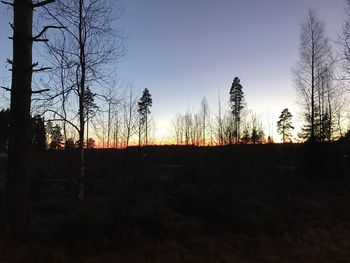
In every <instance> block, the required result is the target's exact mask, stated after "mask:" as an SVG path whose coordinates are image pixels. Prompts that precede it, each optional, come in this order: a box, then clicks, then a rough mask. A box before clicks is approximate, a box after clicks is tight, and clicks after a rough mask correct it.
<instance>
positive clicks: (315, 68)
mask: <svg viewBox="0 0 350 263" xmlns="http://www.w3.org/2000/svg"><path fill="white" fill-rule="evenodd" d="M332 62H333V57H332V52H331V46H330V44H329V40H328V38H327V37H326V36H325V25H324V23H323V22H322V21H321V20H319V19H318V18H317V16H316V14H315V11H313V10H309V12H308V15H307V17H306V20H305V22H304V24H303V27H302V32H301V43H300V51H299V62H298V64H297V67H296V69H295V72H294V73H295V82H296V87H297V90H298V93H299V96H300V98H301V100H302V103H303V106H304V108H305V112H306V113H305V117H306V118H305V125H306V126H307V127H304V129H303V136H302V137H303V139H306V140H307V141H309V142H316V141H323V138H322V137H324V136H323V135H322V133H323V132H324V131H325V130H326V128H325V127H324V125H323V124H324V122H323V119H324V117H326V116H327V115H328V117H330V116H331V114H332V105H331V97H330V96H331V95H332V93H331V88H332V86H331V84H330V80H331V75H332V68H331V65H332ZM328 117H327V118H328ZM317 130H319V131H320V132H319V133H321V135H320V136H317ZM328 131H329V128H328Z"/></svg>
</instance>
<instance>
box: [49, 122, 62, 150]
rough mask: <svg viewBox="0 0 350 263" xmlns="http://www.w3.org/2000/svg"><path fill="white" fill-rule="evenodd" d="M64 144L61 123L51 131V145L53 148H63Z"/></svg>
mask: <svg viewBox="0 0 350 263" xmlns="http://www.w3.org/2000/svg"><path fill="white" fill-rule="evenodd" d="M62 144H63V135H62V132H61V127H60V126H59V125H57V124H56V125H55V126H53V128H52V130H51V132H50V145H49V148H50V149H51V150H61V149H62Z"/></svg>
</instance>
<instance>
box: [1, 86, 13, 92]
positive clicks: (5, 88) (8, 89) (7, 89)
mask: <svg viewBox="0 0 350 263" xmlns="http://www.w3.org/2000/svg"><path fill="white" fill-rule="evenodd" d="M0 88H2V89H4V90H6V91H10V92H11V89H10V88H7V87H4V86H0Z"/></svg>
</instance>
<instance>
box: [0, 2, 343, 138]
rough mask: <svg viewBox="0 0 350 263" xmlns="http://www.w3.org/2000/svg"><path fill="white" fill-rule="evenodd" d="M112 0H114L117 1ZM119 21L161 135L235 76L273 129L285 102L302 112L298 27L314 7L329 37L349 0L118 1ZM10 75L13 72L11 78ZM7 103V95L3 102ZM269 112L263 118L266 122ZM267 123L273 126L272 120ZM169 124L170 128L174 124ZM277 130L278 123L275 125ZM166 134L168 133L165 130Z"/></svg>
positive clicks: (3, 81) (1, 78)
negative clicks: (295, 77)
mask: <svg viewBox="0 0 350 263" xmlns="http://www.w3.org/2000/svg"><path fill="white" fill-rule="evenodd" d="M113 3H114V1H113ZM118 3H119V5H120V6H121V7H122V8H124V13H123V15H122V17H121V20H120V21H118V24H119V25H118V26H119V27H120V28H122V29H123V30H124V35H125V36H126V37H127V41H126V44H127V55H126V57H125V58H124V59H123V61H122V62H121V63H119V65H118V72H119V75H120V76H121V77H122V78H124V79H126V80H130V81H133V82H134V83H135V84H136V86H138V87H139V88H140V89H143V88H148V89H149V90H150V92H151V94H152V97H153V107H152V112H153V113H154V116H155V118H156V119H157V122H158V129H159V137H162V136H163V135H164V134H166V133H167V131H168V126H169V122H170V120H171V118H173V117H174V115H175V114H176V113H178V112H184V111H185V110H186V109H187V108H189V109H193V110H197V108H199V104H200V101H201V99H202V98H203V97H204V96H206V97H207V99H208V101H209V103H210V106H211V107H212V108H213V110H215V106H216V103H217V102H216V101H217V96H218V93H220V95H221V97H222V99H223V102H225V101H227V100H228V91H229V88H230V86H231V83H232V80H233V78H234V77H235V76H238V77H240V78H241V83H242V85H243V90H244V92H245V96H246V101H247V103H248V107H249V108H251V109H253V110H254V111H256V112H257V113H260V114H264V113H267V112H269V115H270V118H271V119H272V120H273V121H272V122H273V124H272V126H273V128H274V127H275V123H276V121H277V118H278V116H279V113H280V112H281V111H282V109H283V108H286V107H288V108H290V109H291V111H292V114H293V115H295V116H296V115H297V109H298V108H297V106H296V99H297V98H296V94H295V91H294V88H293V82H292V74H291V69H292V67H293V66H294V65H295V62H296V61H297V58H298V47H299V35H300V27H301V24H302V22H303V21H304V18H305V16H306V13H307V10H308V9H309V8H314V9H315V10H316V11H317V15H318V17H320V18H321V19H323V20H324V21H325V23H326V30H327V34H328V36H329V37H331V38H332V39H335V38H336V36H337V34H338V33H339V32H340V31H341V24H342V19H343V9H344V3H345V2H344V0H293V1H292V0H217V1H214V0H176V1H174V0H119V1H118ZM8 13H9V12H8V11H6V10H4V8H3V6H2V9H1V11H0V15H1V17H0V22H1V24H2V25H4V24H5V27H4V26H2V27H1V31H0V43H1V47H2V48H1V50H2V52H1V53H0V61H1V64H0V85H5V86H7V85H8V81H9V78H8V76H9V73H7V72H6V70H5V64H4V63H3V61H4V60H5V59H6V58H7V57H10V56H11V48H10V45H11V43H10V41H9V40H8V39H7V38H6V37H7V36H8V35H9V34H10V31H9V29H8V27H7V26H6V25H7V23H6V20H8V16H9V15H8ZM6 76H7V77H6ZM0 102H1V101H0ZM264 118H265V117H263V118H262V119H263V121H265V120H264ZM265 128H266V129H267V127H266V125H265ZM169 129H170V130H171V127H170V128H169ZM273 130H275V128H274V129H273ZM164 136H165V135H164Z"/></svg>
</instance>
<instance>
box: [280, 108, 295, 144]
mask: <svg viewBox="0 0 350 263" xmlns="http://www.w3.org/2000/svg"><path fill="white" fill-rule="evenodd" d="M292 117H293V116H292V114H291V113H290V112H289V110H288V109H287V108H286V109H284V110H283V111H282V113H281V115H280V117H279V121H278V122H277V132H278V133H279V134H280V135H281V136H282V142H283V143H286V141H291V137H292V130H293V129H294V127H293V126H292Z"/></svg>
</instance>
